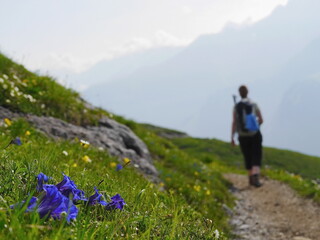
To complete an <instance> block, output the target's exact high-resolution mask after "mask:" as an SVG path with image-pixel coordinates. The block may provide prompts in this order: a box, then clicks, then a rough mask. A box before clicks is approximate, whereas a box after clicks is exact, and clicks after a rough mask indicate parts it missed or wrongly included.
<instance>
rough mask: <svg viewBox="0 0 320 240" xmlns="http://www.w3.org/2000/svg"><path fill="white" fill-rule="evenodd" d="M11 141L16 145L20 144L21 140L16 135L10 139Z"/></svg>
mask: <svg viewBox="0 0 320 240" xmlns="http://www.w3.org/2000/svg"><path fill="white" fill-rule="evenodd" d="M11 143H12V144H15V145H18V146H21V145H22V142H21V140H20V138H19V137H16V138H15V139H13V140H11Z"/></svg>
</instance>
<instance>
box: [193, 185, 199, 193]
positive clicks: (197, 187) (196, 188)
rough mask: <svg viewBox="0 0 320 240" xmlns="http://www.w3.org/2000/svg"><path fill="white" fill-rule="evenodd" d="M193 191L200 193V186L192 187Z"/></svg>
mask: <svg viewBox="0 0 320 240" xmlns="http://www.w3.org/2000/svg"><path fill="white" fill-rule="evenodd" d="M193 189H194V190H196V191H197V192H200V190H201V186H200V185H194V186H193Z"/></svg>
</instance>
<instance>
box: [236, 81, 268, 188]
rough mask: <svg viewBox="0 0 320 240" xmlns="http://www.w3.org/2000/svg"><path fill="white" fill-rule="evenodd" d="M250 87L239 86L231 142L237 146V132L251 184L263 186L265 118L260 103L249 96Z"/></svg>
mask: <svg viewBox="0 0 320 240" xmlns="http://www.w3.org/2000/svg"><path fill="white" fill-rule="evenodd" d="M248 92H249V91H248V88H247V87H246V86H244V85H242V86H240V87H239V94H240V97H241V100H240V102H238V103H235V106H234V108H233V117H232V119H233V120H232V127H231V128H232V130H231V144H232V146H235V145H236V144H235V140H234V138H235V134H236V133H238V140H239V145H240V149H241V152H242V154H243V157H244V162H245V168H246V169H247V170H248V176H249V185H251V186H255V187H261V186H262V184H261V182H260V179H259V176H260V167H261V161H262V135H261V132H260V125H261V124H262V123H263V118H262V114H261V111H260V109H259V107H258V105H257V104H256V103H254V102H252V101H251V100H250V99H249V98H248Z"/></svg>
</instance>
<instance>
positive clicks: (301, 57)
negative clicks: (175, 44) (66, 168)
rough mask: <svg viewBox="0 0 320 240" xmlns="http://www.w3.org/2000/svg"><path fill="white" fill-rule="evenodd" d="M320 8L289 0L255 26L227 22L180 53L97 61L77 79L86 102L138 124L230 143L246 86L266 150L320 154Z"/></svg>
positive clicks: (319, 4)
mask: <svg viewBox="0 0 320 240" xmlns="http://www.w3.org/2000/svg"><path fill="white" fill-rule="evenodd" d="M319 7H320V2H317V1H314V0H291V1H289V3H288V4H287V6H285V7H278V8H277V9H275V11H274V12H273V13H272V14H271V15H270V16H269V17H268V18H266V19H264V20H262V21H260V22H258V23H255V24H251V25H243V26H237V25H233V24H229V25H228V26H226V27H225V29H224V30H223V31H222V32H220V33H218V34H213V35H205V36H202V37H200V38H198V39H197V40H196V41H194V42H193V43H192V44H191V45H189V46H187V47H185V48H184V49H174V48H171V49H170V50H169V49H159V51H158V53H159V52H161V53H162V55H161V54H160V55H161V56H160V55H159V54H158V55H157V54H155V55H153V57H152V54H151V51H156V50H150V51H149V53H150V54H149V53H148V52H145V53H144V54H146V55H148V56H151V57H150V58H144V60H143V61H142V60H139V59H141V58H139V57H138V56H139V54H134V55H131V56H130V61H128V59H129V58H128V57H126V60H125V59H124V58H123V59H117V60H113V61H112V60H111V61H108V62H103V63H100V64H99V65H97V66H95V67H94V68H93V69H91V70H90V72H91V74H89V73H85V74H83V75H82V76H78V77H79V78H81V79H82V81H83V82H86V81H88V82H89V81H90V82H92V81H94V84H92V85H91V87H90V88H89V89H87V90H86V91H84V92H83V94H84V97H85V98H86V99H87V100H89V101H90V102H92V103H94V104H95V105H99V106H102V107H104V108H106V109H108V110H111V111H113V112H115V113H118V114H122V115H125V116H126V117H129V118H133V119H135V120H137V121H141V122H149V123H153V124H157V125H160V126H164V127H170V128H175V129H178V130H182V131H186V132H188V133H189V134H191V135H193V136H198V137H210V138H212V137H214V138H219V139H223V140H229V138H230V125H231V111H232V106H233V102H232V94H235V93H237V88H238V86H239V85H241V84H247V85H248V87H249V90H250V93H249V94H250V97H251V98H252V99H254V100H255V101H256V102H258V104H259V106H260V108H261V109H262V113H263V115H264V118H265V124H264V126H263V129H262V131H263V133H264V140H265V144H266V145H269V146H275V147H281V148H288V149H293V150H297V151H301V152H305V153H308V154H313V155H320V148H318V145H319V144H317V140H318V139H317V138H316V136H318V135H319V134H320V128H318V127H317V122H319V121H320V111H319V110H317V103H319V102H320V101H319V100H320V97H319V94H318V93H319V90H320V68H319V61H317V60H320V59H319V58H320V57H319V56H320V26H319V25H320V15H319V14H318V9H320V8H319ZM122 61H124V62H126V64H123V63H122ZM136 63H139V64H136ZM148 63H149V64H148ZM117 64H118V65H117ZM118 66H119V67H118ZM92 73H94V74H96V76H95V75H93V74H92ZM111 73H112V74H111Z"/></svg>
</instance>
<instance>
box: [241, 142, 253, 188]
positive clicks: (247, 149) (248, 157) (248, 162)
mask: <svg viewBox="0 0 320 240" xmlns="http://www.w3.org/2000/svg"><path fill="white" fill-rule="evenodd" d="M239 144H240V149H241V152H242V155H243V158H244V163H245V168H246V169H247V171H248V178H249V185H252V183H253V179H252V154H251V152H252V147H251V145H252V144H251V141H250V137H239Z"/></svg>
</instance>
